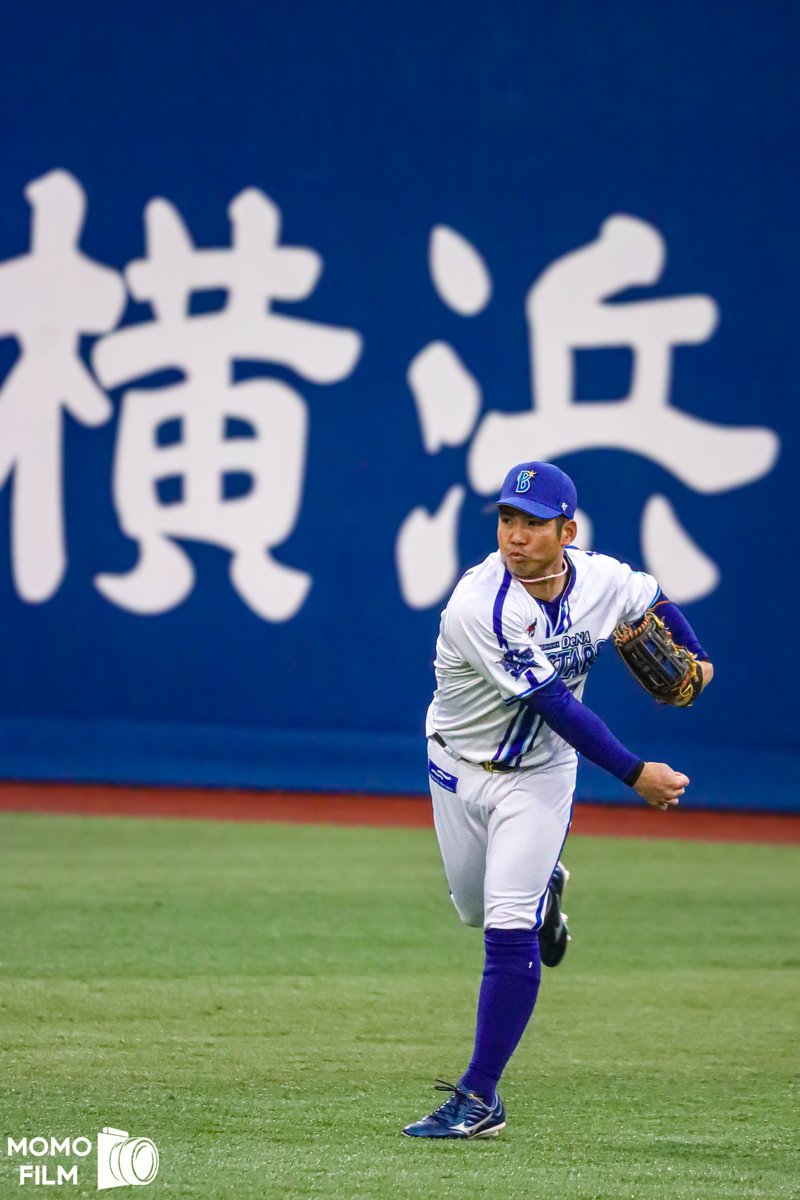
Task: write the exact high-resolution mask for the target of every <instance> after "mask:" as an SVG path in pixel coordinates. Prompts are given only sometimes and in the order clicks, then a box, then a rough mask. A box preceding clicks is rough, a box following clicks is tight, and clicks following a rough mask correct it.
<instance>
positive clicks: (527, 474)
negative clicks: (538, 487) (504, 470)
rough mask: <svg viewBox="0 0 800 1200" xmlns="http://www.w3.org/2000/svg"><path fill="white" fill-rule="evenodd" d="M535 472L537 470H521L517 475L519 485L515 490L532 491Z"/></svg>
mask: <svg viewBox="0 0 800 1200" xmlns="http://www.w3.org/2000/svg"><path fill="white" fill-rule="evenodd" d="M535 474H536V472H535V471H520V473H519V475H518V476H517V486H516V487H515V488H514V491H515V492H528V491H530V487H531V480H532V479H533V477H534V475H535Z"/></svg>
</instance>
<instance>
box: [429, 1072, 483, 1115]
mask: <svg viewBox="0 0 800 1200" xmlns="http://www.w3.org/2000/svg"><path fill="white" fill-rule="evenodd" d="M434 1089H435V1091H437V1092H451V1093H452V1095H450V1096H448V1098H447V1100H445V1101H444V1103H443V1104H440V1105H439V1107H438V1108H435V1109H434V1110H433V1112H432V1113H430V1116H432V1117H436V1116H438V1115H439V1113H442V1115H446V1116H450V1110H451V1109H452V1107H453V1101H455V1102H456V1108H457V1107H458V1105H460V1104H463V1103H464V1101H465V1100H466V1101H474V1100H477V1099H478V1097H477V1096H473V1095H472V1094H471V1092H465V1091H464V1089H463V1088H461V1087H459V1086H458V1084H456V1083H447V1081H446V1080H444V1079H437V1080H436V1082H435V1084H434ZM445 1109H447V1110H448V1111H447V1113H445Z"/></svg>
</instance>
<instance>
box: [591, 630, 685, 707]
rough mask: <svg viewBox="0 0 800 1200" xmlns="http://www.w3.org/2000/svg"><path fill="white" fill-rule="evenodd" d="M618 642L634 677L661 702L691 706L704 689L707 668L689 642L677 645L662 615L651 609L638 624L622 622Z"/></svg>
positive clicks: (622, 655)
mask: <svg viewBox="0 0 800 1200" xmlns="http://www.w3.org/2000/svg"><path fill="white" fill-rule="evenodd" d="M613 638H614V645H615V646H616V647H617V650H618V651H619V653H620V656H621V657H622V661H623V662H624V663H625V666H626V667H627V668H628V670H629V671H630V672H631V674H632V675H633V677H634V679H636V680H638V682H639V683H640V684H641V685H642V687H643V688H644V689H645V691H647V692H649V693H650V695H651V696H653V697H654V698H655V699H656V700H657V701H658V703H659V704H671V705H673V706H674V707H675V708H687V707H688V706H689V705H690V704H692V703H694V701H695V699H696V698H697V697H698V696H699V695H700V692H701V691H702V689H703V672H702V671H701V669H700V664H699V663H698V661H697V658H696V657H695V655H694V654H692V653H691V652H690V651H689V650H687V649H686V647H685V646H676V645H675V642H674V641H673V640H672V634H671V633H670V631H669V630H668V629H667V627H666V625H665V624H664V622H663V621H662V620H661V618H660V617H657V616H656V614H655V613H654V612H653V610H652V609H648V611H647V612H646V613H645V615H644V617H643V618H642V620H641V621H640V622H639V624H638V625H636V626H634V627H631V626H630V625H618V626H617V628H616V629H615V630H614V633H613Z"/></svg>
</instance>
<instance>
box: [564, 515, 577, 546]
mask: <svg viewBox="0 0 800 1200" xmlns="http://www.w3.org/2000/svg"><path fill="white" fill-rule="evenodd" d="M577 536H578V525H577V522H576V521H565V522H564V524H563V526H562V529H561V545H562V546H569V545H570V544H571V543H572V542H574V541H575V538H576V537H577Z"/></svg>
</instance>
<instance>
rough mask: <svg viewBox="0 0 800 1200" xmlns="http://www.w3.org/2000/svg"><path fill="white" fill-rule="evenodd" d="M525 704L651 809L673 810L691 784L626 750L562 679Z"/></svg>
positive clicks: (665, 766) (566, 740)
mask: <svg viewBox="0 0 800 1200" xmlns="http://www.w3.org/2000/svg"><path fill="white" fill-rule="evenodd" d="M524 703H526V704H530V705H531V707H532V708H534V709H535V710H536V712H537V713H538V714H539V716H541V717H542V718H543V720H544V721H545V722H546V723H547V724H548V725H549V726H550V728H551V729H552V730H553V731H554V732H555V733H557V734H558V735H559V737H562V738H563V739H564V741H565V742H569V744H570V746H573V747H574V748H575V749H576V750H577V751H578V753H579V754H582V755H583V756H584V758H588V759H589V760H590V761H591V762H593V763H595V764H596V765H597V766H598V767H602V768H603V769H604V770H605V771H608V773H609V774H610V775H613V776H614V777H615V778H616V779H619V780H620V781H621V782H622V783H626V784H627V785H628V786H629V787H632V788H633V789H634V791H635V792H637V793H638V794H639V795H640V796H641V797H642V799H643V800H645V801H646V802H647V803H648V804H649V805H650V806H651V807H652V808H659V809H662V810H664V809H667V808H672V807H674V805H676V804H677V803H678V801H679V798H680V797H681V796H682V795H683V793H684V791H685V790H686V787H687V785H688V783H689V779H688V777H687V776H686V775H683V774H681V772H680V771H674V770H673V769H672V767H670V766H668V764H667V763H652V762H644V761H643V760H642V759H639V758H637V757H636V755H635V754H634V753H633V752H632V751H630V750H628V748H627V747H626V746H623V744H622V742H621V741H620V740H619V739H618V738H616V737H615V736H614V734H613V733H612V732H611V730H610V729H609V728H608V726H607V725H606V723H605V721H603V720H602V719H601V718H600V717H598V715H597V713H595V712H592V710H591V709H590V708H587V707H586V705H585V704H581V702H580V701H579V700H576V699H575V697H574V696H573V695H572V693H571V692H570V690H569V688H568V687H567V686H566V684H565V683H564V681H563V680H562V679H558V678H556V679H552V680H550V681H549V682H548V683H547V684H546V685H545V686H544V687H541V688H539V689H538V691H536V692H534V693H533V694H532V695H530V696H528V697H526V699H525V701H524Z"/></svg>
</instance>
